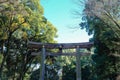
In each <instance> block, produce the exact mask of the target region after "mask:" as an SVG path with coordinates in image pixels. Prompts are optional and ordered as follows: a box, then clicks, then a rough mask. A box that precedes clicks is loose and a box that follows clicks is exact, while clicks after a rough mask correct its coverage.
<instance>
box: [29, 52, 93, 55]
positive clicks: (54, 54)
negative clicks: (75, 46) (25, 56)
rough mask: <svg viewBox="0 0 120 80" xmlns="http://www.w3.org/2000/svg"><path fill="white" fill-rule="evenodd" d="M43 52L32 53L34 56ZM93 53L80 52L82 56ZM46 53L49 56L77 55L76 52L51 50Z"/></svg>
mask: <svg viewBox="0 0 120 80" xmlns="http://www.w3.org/2000/svg"><path fill="white" fill-rule="evenodd" d="M40 54H41V52H32V53H31V55H33V56H38V55H40ZM90 54H91V53H89V52H88V53H80V56H89V55H90ZM45 55H48V56H77V54H76V53H75V52H74V53H49V52H46V53H45Z"/></svg>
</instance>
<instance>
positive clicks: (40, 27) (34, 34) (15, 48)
mask: <svg viewBox="0 0 120 80" xmlns="http://www.w3.org/2000/svg"><path fill="white" fill-rule="evenodd" d="M0 3H1V5H0V7H1V8H0V11H1V13H0V25H1V27H0V48H1V53H0V54H1V55H2V57H3V58H2V62H1V64H0V78H1V79H8V78H9V79H12V80H17V79H18V80H23V79H24V78H25V76H26V75H27V76H28V75H30V73H31V71H32V69H33V68H34V67H33V66H32V65H34V64H37V63H38V61H39V59H38V57H34V56H31V52H32V50H29V49H28V48H27V42H28V41H29V40H30V41H39V42H55V40H54V37H56V32H57V29H56V28H55V27H54V26H53V25H52V24H51V23H50V22H49V21H47V19H46V18H45V17H44V16H43V8H42V6H41V5H40V2H39V0H21V1H19V0H14V1H11V0H10V1H6V0H2V1H0ZM50 33H51V34H50ZM11 44H12V45H11ZM4 48H5V49H4ZM5 63H6V64H5ZM3 76H6V78H4V77H3ZM28 77H29V76H28Z"/></svg>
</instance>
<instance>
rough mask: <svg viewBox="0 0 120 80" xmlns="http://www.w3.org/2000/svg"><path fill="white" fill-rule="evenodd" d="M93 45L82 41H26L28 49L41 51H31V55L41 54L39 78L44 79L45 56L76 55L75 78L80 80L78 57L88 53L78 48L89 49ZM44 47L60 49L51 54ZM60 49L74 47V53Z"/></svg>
mask: <svg viewBox="0 0 120 80" xmlns="http://www.w3.org/2000/svg"><path fill="white" fill-rule="evenodd" d="M92 46H93V42H84V43H39V42H28V48H30V49H42V52H41V53H37V54H36V53H33V54H32V55H38V54H39V55H40V56H41V67H40V80H44V74H45V63H44V62H45V56H46V55H52V56H76V77H77V78H76V79H77V80H81V64H80V57H81V56H84V55H89V54H90V53H80V52H79V49H81V48H86V49H89V50H90V48H91V47H92ZM46 49H60V50H61V51H60V52H58V53H56V54H53V53H49V52H46V51H45V50H46ZM62 49H76V52H75V53H62Z"/></svg>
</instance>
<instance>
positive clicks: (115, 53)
mask: <svg viewBox="0 0 120 80" xmlns="http://www.w3.org/2000/svg"><path fill="white" fill-rule="evenodd" d="M84 4H85V9H84V11H83V14H84V16H83V22H82V23H81V24H80V26H81V28H82V29H84V28H86V31H87V32H88V34H93V40H94V44H95V48H96V49H95V54H94V55H93V56H92V58H93V61H94V62H95V63H96V65H95V68H96V69H95V73H96V75H97V77H96V78H97V80H107V79H110V80H115V79H116V76H118V75H119V69H120V68H119V65H120V62H119V61H120V60H119V51H120V49H119V48H118V47H119V46H120V45H119V41H120V33H119V32H120V28H119V25H120V24H119V7H120V4H119V1H118V0H116V1H113V0H88V1H85V3H84Z"/></svg>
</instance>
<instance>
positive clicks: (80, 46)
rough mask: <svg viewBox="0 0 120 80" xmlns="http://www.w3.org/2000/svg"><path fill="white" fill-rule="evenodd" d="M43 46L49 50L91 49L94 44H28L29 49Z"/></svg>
mask: <svg viewBox="0 0 120 80" xmlns="http://www.w3.org/2000/svg"><path fill="white" fill-rule="evenodd" d="M43 46H44V47H45V48H47V49H58V48H62V49H73V48H91V47H92V46H93V42H84V43H39V42H31V41H30V42H28V48H36V49H40V48H43Z"/></svg>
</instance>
